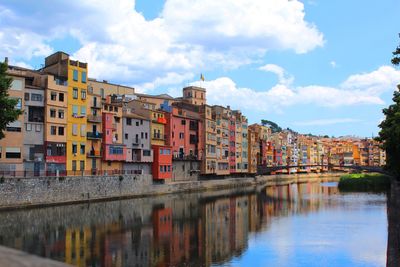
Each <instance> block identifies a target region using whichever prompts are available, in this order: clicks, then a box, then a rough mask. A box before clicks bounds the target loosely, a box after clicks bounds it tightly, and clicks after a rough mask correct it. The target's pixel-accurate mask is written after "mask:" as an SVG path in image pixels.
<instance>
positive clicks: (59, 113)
mask: <svg viewBox="0 0 400 267" xmlns="http://www.w3.org/2000/svg"><path fill="white" fill-rule="evenodd" d="M58 118H59V119H64V110H62V109H59V110H58Z"/></svg>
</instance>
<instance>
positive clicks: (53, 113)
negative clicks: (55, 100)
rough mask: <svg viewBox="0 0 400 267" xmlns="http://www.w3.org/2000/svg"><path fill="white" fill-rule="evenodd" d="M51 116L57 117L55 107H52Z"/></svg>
mask: <svg viewBox="0 0 400 267" xmlns="http://www.w3.org/2000/svg"><path fill="white" fill-rule="evenodd" d="M50 117H51V118H55V117H56V110H55V109H50Z"/></svg>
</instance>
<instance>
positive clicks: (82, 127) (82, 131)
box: [81, 124, 86, 137]
mask: <svg viewBox="0 0 400 267" xmlns="http://www.w3.org/2000/svg"><path fill="white" fill-rule="evenodd" d="M81 136H82V137H83V136H86V124H81Z"/></svg>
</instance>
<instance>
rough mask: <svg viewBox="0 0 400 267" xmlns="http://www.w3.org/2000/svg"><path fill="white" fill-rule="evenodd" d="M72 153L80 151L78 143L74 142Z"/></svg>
mask: <svg viewBox="0 0 400 267" xmlns="http://www.w3.org/2000/svg"><path fill="white" fill-rule="evenodd" d="M72 153H73V154H76V153H78V146H77V144H72Z"/></svg>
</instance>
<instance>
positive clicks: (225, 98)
mask: <svg viewBox="0 0 400 267" xmlns="http://www.w3.org/2000/svg"><path fill="white" fill-rule="evenodd" d="M267 69H270V70H274V72H275V73H276V74H277V75H278V76H279V75H281V74H282V73H284V70H283V69H282V68H280V67H279V66H270V67H269V68H267ZM399 82H400V71H399V70H395V69H394V68H393V67H390V66H383V67H380V68H379V69H377V70H375V71H373V72H370V73H364V74H358V75H352V76H350V77H349V78H348V79H346V80H345V82H343V83H342V84H340V85H339V86H337V87H327V86H321V85H309V86H297V87H296V86H294V85H291V84H282V83H278V84H277V85H275V86H273V87H272V88H269V89H266V90H263V91H257V90H254V89H251V88H243V87H238V86H237V85H236V84H235V82H234V81H232V80H231V79H230V78H228V77H221V78H218V79H216V80H213V81H206V82H195V83H193V84H195V85H199V86H203V87H205V88H206V89H207V101H208V102H209V103H210V104H220V105H228V104H229V105H231V106H232V107H233V108H239V109H242V110H255V111H264V112H265V111H278V112H279V111H282V110H283V108H284V107H288V106H293V105H315V106H321V107H329V108H334V107H340V106H353V105H382V104H384V101H383V100H382V98H381V94H382V93H383V92H385V91H389V90H393V89H394V88H395V86H396V84H398V83H399ZM377 88H379V90H377ZM333 122H335V121H333ZM320 123H321V122H320ZM336 123H339V121H336Z"/></svg>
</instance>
